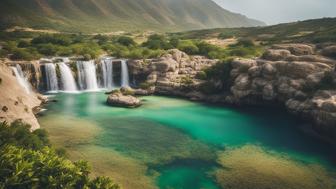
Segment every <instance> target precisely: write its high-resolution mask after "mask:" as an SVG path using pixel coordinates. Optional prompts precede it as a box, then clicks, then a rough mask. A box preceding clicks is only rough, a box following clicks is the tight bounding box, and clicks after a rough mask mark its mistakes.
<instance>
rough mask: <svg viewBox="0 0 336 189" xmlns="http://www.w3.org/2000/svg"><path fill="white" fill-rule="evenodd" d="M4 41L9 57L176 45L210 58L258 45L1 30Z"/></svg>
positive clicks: (121, 52) (93, 54)
mask: <svg viewBox="0 0 336 189" xmlns="http://www.w3.org/2000/svg"><path fill="white" fill-rule="evenodd" d="M0 39H2V40H3V41H4V43H3V44H2V46H3V47H2V49H1V50H0V55H1V56H2V57H7V56H9V57H10V58H11V59H13V60H33V59H39V58H40V57H43V56H81V57H82V58H83V59H93V58H97V57H98V56H99V55H102V54H108V55H110V56H113V57H118V58H119V57H120V58H132V59H146V58H156V57H159V56H161V55H162V54H164V53H165V51H166V50H169V49H173V48H178V49H180V50H182V51H184V52H186V53H187V54H190V55H203V56H207V57H209V58H214V59H227V58H229V57H234V56H239V57H250V56H258V55H260V54H261V52H262V47H261V46H257V45H255V44H254V42H253V41H252V40H250V39H248V38H242V39H239V40H238V42H237V43H236V44H231V45H229V46H228V47H219V46H216V45H212V44H209V43H207V42H205V41H202V40H197V39H192V40H191V39H180V38H179V37H177V36H174V35H159V34H153V35H150V36H149V37H148V38H147V39H146V41H145V42H143V43H141V44H138V43H136V42H135V40H134V36H132V35H120V36H108V35H95V36H91V35H82V34H37V33H29V32H20V31H17V32H2V33H0Z"/></svg>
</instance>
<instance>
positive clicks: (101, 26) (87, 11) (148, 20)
mask: <svg viewBox="0 0 336 189" xmlns="http://www.w3.org/2000/svg"><path fill="white" fill-rule="evenodd" d="M259 25H264V23H262V22H260V21H257V20H253V19H249V18H247V17H246V16H243V15H241V14H237V13H232V12H230V11H227V10H225V9H223V8H221V7H220V6H219V5H217V4H216V3H215V2H213V1H212V0H137V1H134V0H2V2H1V6H0V26H1V28H2V29H3V28H8V27H13V26H23V27H32V28H37V29H55V30H60V31H81V32H86V31H88V32H102V31H105V32H106V31H120V30H127V31H128V30H145V29H148V30H163V31H183V30H191V29H206V28H218V27H249V26H259Z"/></svg>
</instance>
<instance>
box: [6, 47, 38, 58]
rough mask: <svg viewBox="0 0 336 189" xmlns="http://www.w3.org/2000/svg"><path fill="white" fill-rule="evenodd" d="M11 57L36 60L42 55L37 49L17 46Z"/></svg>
mask: <svg viewBox="0 0 336 189" xmlns="http://www.w3.org/2000/svg"><path fill="white" fill-rule="evenodd" d="M10 58H11V59H12V60H34V59H38V58H40V55H39V54H38V52H36V50H35V49H21V48H17V49H15V50H14V51H13V52H12V55H11V57H10Z"/></svg>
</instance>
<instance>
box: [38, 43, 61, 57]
mask: <svg viewBox="0 0 336 189" xmlns="http://www.w3.org/2000/svg"><path fill="white" fill-rule="evenodd" d="M37 50H38V52H39V53H41V54H43V55H46V56H55V55H56V53H57V51H58V50H59V48H58V46H56V45H53V44H51V43H48V44H40V45H38V46H37Z"/></svg>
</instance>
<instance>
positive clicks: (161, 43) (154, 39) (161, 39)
mask: <svg viewBox="0 0 336 189" xmlns="http://www.w3.org/2000/svg"><path fill="white" fill-rule="evenodd" d="M142 46H144V47H147V48H149V49H153V50H158V49H164V50H168V49H171V48H173V46H172V45H171V44H170V43H169V41H168V40H167V38H166V37H165V36H164V35H158V34H154V35H151V36H149V37H148V40H147V41H146V42H144V43H143V44H142Z"/></svg>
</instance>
